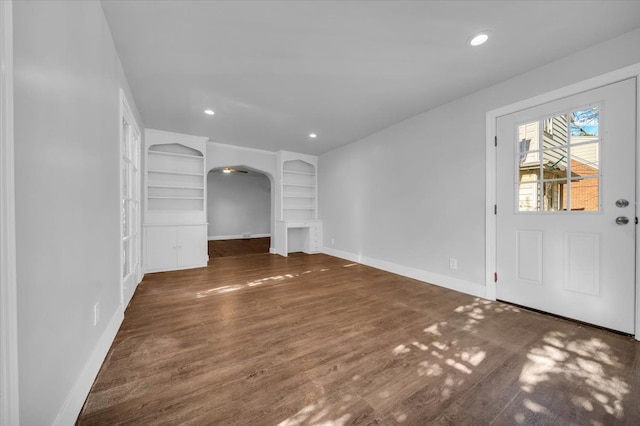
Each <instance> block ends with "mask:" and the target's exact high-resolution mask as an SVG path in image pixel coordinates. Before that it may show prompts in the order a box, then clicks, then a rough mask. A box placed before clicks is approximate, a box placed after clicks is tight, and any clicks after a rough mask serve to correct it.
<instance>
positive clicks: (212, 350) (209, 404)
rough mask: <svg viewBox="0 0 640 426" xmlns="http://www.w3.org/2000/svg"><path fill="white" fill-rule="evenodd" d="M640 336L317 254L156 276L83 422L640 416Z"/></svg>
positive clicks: (617, 419) (222, 262)
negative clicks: (559, 317) (482, 297)
mask: <svg viewBox="0 0 640 426" xmlns="http://www.w3.org/2000/svg"><path fill="white" fill-rule="evenodd" d="M639 397H640V342H636V341H635V340H633V339H631V338H629V337H625V336H621V335H618V334H615V333H611V332H608V331H605V330H601V329H597V328H593V327H589V326H585V325H583V324H579V323H574V322H571V321H567V320H563V319H558V318H554V317H551V316H547V315H544V314H540V313H535V312H530V311H526V310H523V309H521V308H516V307H512V306H509V305H506V304H503V303H498V302H490V301H487V300H483V299H479V298H475V297H472V296H468V295H465V294H461V293H457V292H454V291H450V290H446V289H443V288H440V287H437V286H433V285H428V284H424V283H421V282H418V281H415V280H411V279H408V278H404V277H400V276H397V275H393V274H390V273H386V272H383V271H380V270H376V269H373V268H369V267H366V266H363V265H359V264H353V263H350V262H348V261H345V260H341V259H338V258H334V257H330V256H326V255H322V254H318V255H304V254H293V255H291V256H290V257H288V258H282V257H279V256H275V255H269V254H264V255H253V256H244V257H224V258H220V259H216V261H215V262H214V263H213V264H212V265H211V266H209V267H208V268H201V269H194V270H189V271H180V272H165V273H157V274H150V275H148V276H146V277H145V279H144V281H143V282H142V283H141V284H140V286H139V287H138V290H137V291H136V293H135V295H134V297H133V300H132V302H131V304H130V306H129V308H128V309H127V312H126V316H125V320H124V323H123V324H122V327H121V329H120V331H119V332H118V335H117V337H116V339H115V341H114V344H113V346H112V348H111V350H110V352H109V354H108V356H107V359H106V360H105V362H104V365H103V367H102V370H101V371H100V373H99V375H98V378H97V380H96V382H95V384H94V386H93V388H92V390H91V392H90V394H89V396H88V398H87V401H86V403H85V406H84V408H83V410H82V413H81V415H80V417H79V419H78V424H80V425H114V424H130V425H178V424H189V425H207V424H211V425H283V426H292V425H312V424H318V425H334V426H335V425H346V424H379V425H395V424H400V425H426V424H437V425H444V424H451V425H484V424H495V425H503V424H509V425H511V424H536V425H542V424H559V425H569V424H576V425H614V424H626V425H638V424H640V403H639V401H640V398H639Z"/></svg>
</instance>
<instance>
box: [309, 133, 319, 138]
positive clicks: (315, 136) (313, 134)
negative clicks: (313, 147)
mask: <svg viewBox="0 0 640 426" xmlns="http://www.w3.org/2000/svg"><path fill="white" fill-rule="evenodd" d="M309 137H310V138H311V139H315V138H317V137H318V135H316V134H315V133H309Z"/></svg>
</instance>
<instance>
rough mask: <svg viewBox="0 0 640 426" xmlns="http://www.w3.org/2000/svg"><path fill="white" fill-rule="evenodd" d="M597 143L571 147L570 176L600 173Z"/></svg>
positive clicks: (598, 146)
mask: <svg viewBox="0 0 640 426" xmlns="http://www.w3.org/2000/svg"><path fill="white" fill-rule="evenodd" d="M599 151H600V144H599V143H597V142H596V143H588V144H584V145H576V146H572V147H571V178H572V179H573V178H576V177H586V176H598V175H599V174H600V160H599Z"/></svg>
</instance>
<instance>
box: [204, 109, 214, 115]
mask: <svg viewBox="0 0 640 426" xmlns="http://www.w3.org/2000/svg"><path fill="white" fill-rule="evenodd" d="M204 113H205V114H207V115H213V114H215V112H214V111H213V110H212V109H205V110H204Z"/></svg>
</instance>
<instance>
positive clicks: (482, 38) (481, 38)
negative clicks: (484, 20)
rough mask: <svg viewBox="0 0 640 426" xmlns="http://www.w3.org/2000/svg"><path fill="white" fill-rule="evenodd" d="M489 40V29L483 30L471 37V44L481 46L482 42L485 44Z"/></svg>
mask: <svg viewBox="0 0 640 426" xmlns="http://www.w3.org/2000/svg"><path fill="white" fill-rule="evenodd" d="M487 40H489V34H488V31H483V32H481V33H478V34H476V35H474V36H473V37H471V39H470V40H469V44H470V45H471V46H474V47H475V46H480V45H481V44H484V43H485V42H486V41H487Z"/></svg>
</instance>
